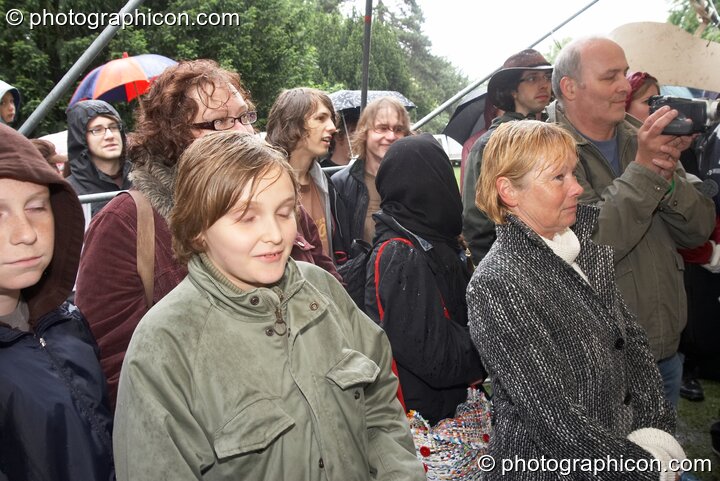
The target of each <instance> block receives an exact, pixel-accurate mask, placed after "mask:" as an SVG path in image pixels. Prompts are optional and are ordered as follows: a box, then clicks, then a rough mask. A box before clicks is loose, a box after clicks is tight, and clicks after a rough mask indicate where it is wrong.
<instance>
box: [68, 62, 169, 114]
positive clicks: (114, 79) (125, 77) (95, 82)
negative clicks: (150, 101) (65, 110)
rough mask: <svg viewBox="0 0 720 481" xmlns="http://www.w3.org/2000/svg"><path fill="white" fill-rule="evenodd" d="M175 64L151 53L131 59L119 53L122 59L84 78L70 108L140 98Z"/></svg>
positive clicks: (101, 67) (98, 68) (105, 65)
mask: <svg viewBox="0 0 720 481" xmlns="http://www.w3.org/2000/svg"><path fill="white" fill-rule="evenodd" d="M175 64H177V62H176V61H175V60H172V59H170V58H167V57H164V56H162V55H157V54H153V53H147V54H142V55H135V56H132V57H130V56H128V54H127V52H126V53H123V56H122V58H118V59H115V60H111V61H109V62H108V63H106V64H104V65H101V66H99V67H97V68H96V69H94V70H93V71H92V72H90V73H89V74H87V75H86V76H85V78H84V79H82V81H81V82H80V85H78V88H77V89H76V90H75V93H74V94H73V96H72V98H71V99H70V105H73V104H74V103H76V102H79V101H81V100H87V99H96V100H104V101H106V102H110V103H112V102H129V101H131V100H133V99H134V98H136V97H138V96H140V95H142V94H144V93H145V92H146V91H147V89H148V88H149V87H150V83H151V82H152V81H153V79H154V78H155V77H157V76H158V75H160V74H161V73H162V72H163V71H164V70H165V69H166V68H168V67H170V66H172V65H175Z"/></svg>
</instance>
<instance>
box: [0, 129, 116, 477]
mask: <svg viewBox="0 0 720 481" xmlns="http://www.w3.org/2000/svg"><path fill="white" fill-rule="evenodd" d="M84 224H85V221H84V216H83V212H82V208H81V207H80V203H79V202H78V198H77V195H76V194H75V192H73V190H72V188H71V187H70V185H68V183H67V182H66V181H65V180H63V178H62V177H60V176H59V175H58V173H57V171H54V170H53V168H52V167H51V166H50V165H48V163H47V162H46V161H45V160H44V159H43V158H42V156H41V155H40V152H38V150H37V149H36V148H35V147H33V145H32V144H31V143H30V141H28V140H27V139H26V138H25V137H23V136H22V135H20V134H19V133H18V132H16V131H14V130H13V129H11V128H10V127H8V126H6V125H0V444H1V445H2V448H0V479H2V480H19V479H22V480H29V481H37V480H45V481H60V480H68V479H77V480H80V479H82V480H87V481H101V480H102V481H108V480H111V479H114V469H113V461H112V439H111V431H112V415H111V414H110V410H109V407H108V405H107V400H108V399H107V389H106V383H105V376H103V373H102V369H101V367H100V363H99V361H98V347H97V344H96V342H95V339H94V338H93V335H92V333H91V332H90V328H89V326H88V323H87V321H86V320H85V318H84V317H83V315H82V314H81V313H80V311H78V309H77V308H76V307H75V306H73V305H71V304H69V303H67V302H66V301H65V300H66V298H67V296H68V295H69V294H70V292H71V291H72V288H73V284H74V282H75V275H76V273H77V268H78V262H79V259H80V250H81V248H82V243H83V230H84Z"/></svg>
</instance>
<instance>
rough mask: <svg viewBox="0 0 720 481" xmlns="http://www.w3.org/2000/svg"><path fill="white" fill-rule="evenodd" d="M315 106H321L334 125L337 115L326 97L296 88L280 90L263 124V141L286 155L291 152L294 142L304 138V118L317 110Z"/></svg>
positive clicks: (307, 89) (295, 144)
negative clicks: (265, 135) (264, 139)
mask: <svg viewBox="0 0 720 481" xmlns="http://www.w3.org/2000/svg"><path fill="white" fill-rule="evenodd" d="M319 105H323V106H325V107H326V108H327V109H328V110H329V111H330V115H332V118H333V122H335V124H336V125H337V115H336V114H335V107H333V104H332V101H331V100H330V97H328V96H327V94H326V93H325V92H323V91H322V90H318V89H313V88H306V87H298V88H294V89H289V90H284V91H283V92H281V93H280V95H278V98H277V99H275V102H274V103H273V106H272V108H271V109H270V113H269V114H268V120H267V125H266V130H267V137H265V138H266V139H267V141H268V142H270V143H271V144H273V145H275V146H277V147H280V148H282V149H284V150H285V152H287V153H288V155H289V154H290V153H291V152H292V151H293V150H295V147H297V145H298V143H299V142H300V141H301V140H302V139H304V138H305V137H307V136H308V132H307V128H306V122H307V119H308V118H310V116H311V115H312V114H313V113H314V112H315V110H317V108H318V106H319Z"/></svg>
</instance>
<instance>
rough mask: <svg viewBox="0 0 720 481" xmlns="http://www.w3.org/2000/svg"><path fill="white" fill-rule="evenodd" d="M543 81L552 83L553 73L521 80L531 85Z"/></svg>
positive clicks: (529, 76) (535, 74) (534, 75)
mask: <svg viewBox="0 0 720 481" xmlns="http://www.w3.org/2000/svg"><path fill="white" fill-rule="evenodd" d="M541 80H545V81H546V82H552V72H546V73H534V74H530V75H528V76H527V77H523V78H521V79H520V81H521V82H527V83H529V84H530V85H533V84H536V83H539V82H540V81H541Z"/></svg>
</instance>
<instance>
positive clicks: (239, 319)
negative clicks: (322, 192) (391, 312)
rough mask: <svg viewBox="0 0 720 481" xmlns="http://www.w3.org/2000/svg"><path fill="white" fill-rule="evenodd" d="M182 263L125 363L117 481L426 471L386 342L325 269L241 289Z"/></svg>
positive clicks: (195, 264)
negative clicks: (180, 275)
mask: <svg viewBox="0 0 720 481" xmlns="http://www.w3.org/2000/svg"><path fill="white" fill-rule="evenodd" d="M188 267H189V275H188V277H187V278H186V279H185V280H184V281H183V282H182V283H181V284H180V285H179V286H178V287H177V288H176V289H174V290H173V291H172V292H171V293H170V294H168V295H167V296H166V297H165V298H164V299H162V300H161V301H160V302H158V304H157V305H156V306H155V307H153V308H152V309H151V310H150V311H149V312H148V314H147V315H146V316H145V317H144V318H143V319H142V321H141V322H140V324H139V325H138V328H137V330H136V331H135V333H134V335H133V338H132V341H131V342H130V346H129V348H128V351H127V354H126V357H125V361H124V364H123V369H122V373H121V376H120V389H119V395H118V405H117V413H116V420H117V421H116V422H117V424H116V429H115V432H114V448H115V456H116V457H115V459H116V463H117V466H118V468H117V470H118V479H119V480H121V481H124V480H132V481H142V480H148V481H149V480H153V481H157V480H164V479H167V480H172V481H181V480H191V479H193V480H194V479H203V480H236V479H244V480H258V481H259V480H268V481H277V480H293V481H295V480H297V481H302V480H338V481H340V480H342V481H345V480H358V481H360V480H362V481H366V480H369V479H383V480H421V479H425V476H424V472H423V468H422V465H421V464H420V463H419V461H418V460H417V458H416V455H415V449H414V446H413V441H412V438H411V436H410V431H409V427H408V422H407V419H406V417H405V416H404V414H403V411H402V408H401V406H400V403H399V402H398V401H397V398H396V392H397V386H398V384H397V378H396V377H395V376H394V375H393V374H392V372H391V362H392V358H391V353H390V346H389V343H388V341H387V338H386V337H385V334H384V333H383V331H382V330H381V329H380V328H379V327H377V326H376V325H375V324H374V323H373V322H372V321H371V320H370V319H368V318H367V317H366V316H365V315H364V314H362V312H361V311H360V310H358V309H357V308H356V307H355V304H354V303H353V301H352V300H351V299H350V297H348V295H347V294H346V293H345V291H344V289H343V287H342V286H341V285H340V284H339V283H338V282H337V281H336V280H335V279H334V278H332V276H331V275H330V274H328V273H327V272H325V271H323V270H322V269H320V268H318V267H316V266H314V265H311V264H307V263H303V262H298V263H296V262H294V261H293V260H292V259H290V260H289V261H288V266H287V267H286V271H285V275H284V276H283V279H282V280H281V282H280V284H279V285H278V286H277V287H274V288H272V289H270V288H258V289H253V290H251V291H240V290H238V289H237V288H236V287H235V286H233V285H232V284H231V283H230V282H229V281H228V280H227V279H226V278H225V277H223V276H222V275H221V274H220V273H219V272H218V271H217V269H215V268H214V267H213V266H212V264H211V263H210V262H209V261H208V260H207V258H204V257H195V258H193V259H192V260H191V262H190V264H189V266H188ZM273 329H274V330H273ZM285 329H286V330H287V331H286V332H287V333H286V334H285V335H280V334H282V333H283V331H284V330H285Z"/></svg>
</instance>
